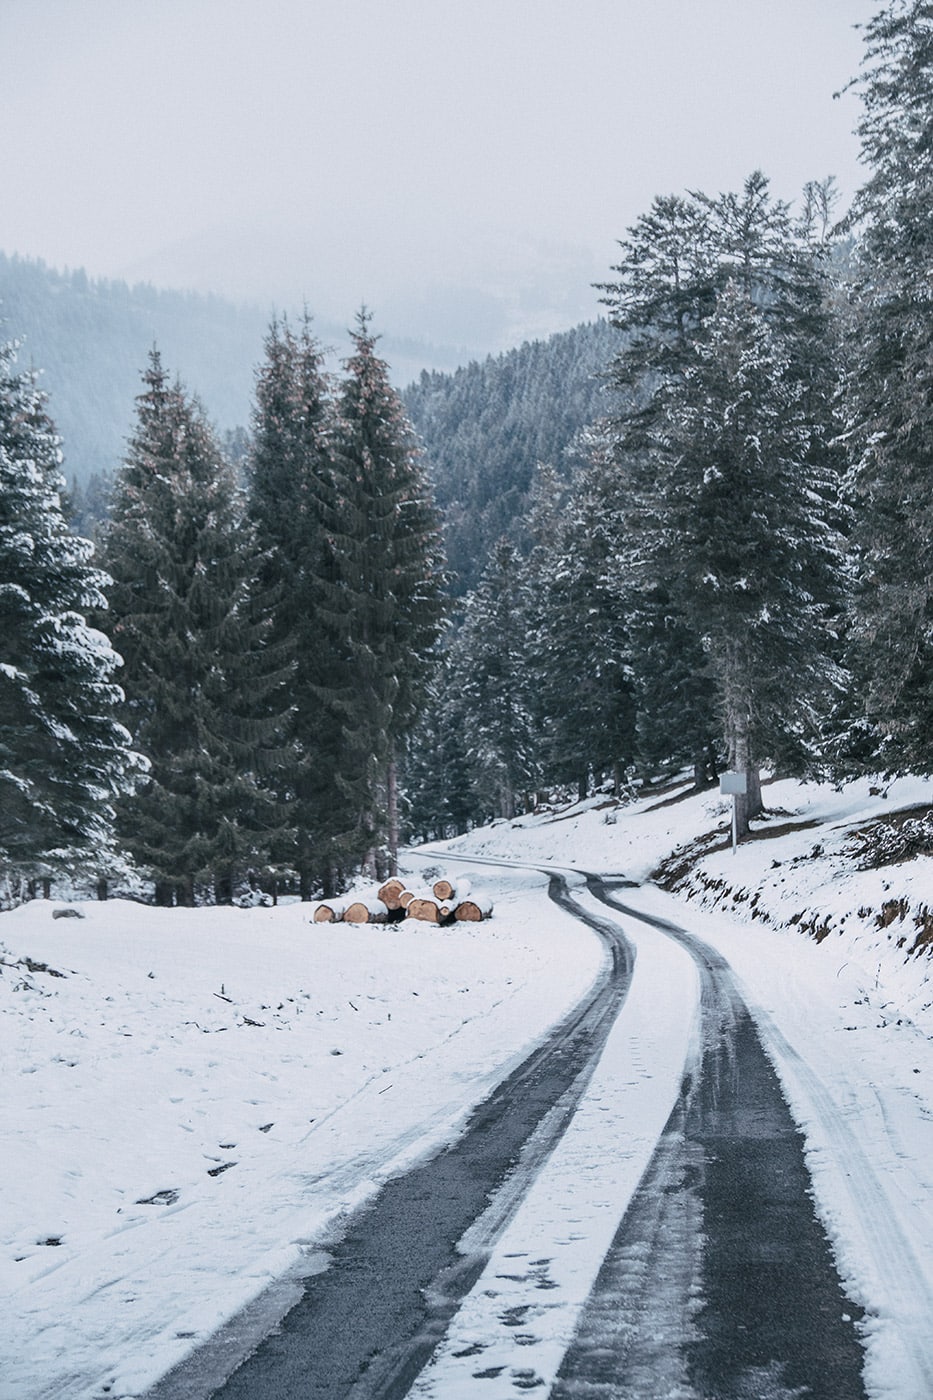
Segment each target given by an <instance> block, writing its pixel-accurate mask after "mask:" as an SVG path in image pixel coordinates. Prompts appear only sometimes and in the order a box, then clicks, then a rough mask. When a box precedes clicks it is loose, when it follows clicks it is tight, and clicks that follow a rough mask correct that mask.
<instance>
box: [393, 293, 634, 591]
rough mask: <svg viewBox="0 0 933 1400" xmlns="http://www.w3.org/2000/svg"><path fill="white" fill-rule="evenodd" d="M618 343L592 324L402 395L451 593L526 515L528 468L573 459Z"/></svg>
mask: <svg viewBox="0 0 933 1400" xmlns="http://www.w3.org/2000/svg"><path fill="white" fill-rule="evenodd" d="M594 296H595V294H594ZM618 340H619V335H618V332H617V331H615V330H613V329H612V327H610V326H609V325H608V323H607V322H605V321H602V320H600V321H595V322H592V323H589V324H586V325H582V326H578V327H576V329H574V330H570V331H565V332H563V333H561V334H558V335H553V336H551V337H550V338H549V339H548V340H537V341H532V342H530V343H527V344H525V345H522V346H521V347H520V348H518V349H515V350H510V351H508V352H507V353H506V354H503V355H497V356H489V357H488V358H487V359H486V360H483V361H474V362H473V363H472V364H469V365H466V366H464V368H462V369H458V370H457V371H456V373H454V374H440V373H437V372H434V373H428V372H425V373H423V374H422V375H421V377H420V379H419V380H418V382H417V383H415V384H412V385H411V386H410V388H408V389H407V390H406V391H405V394H404V399H405V406H406V408H407V410H408V413H409V416H410V417H411V420H412V423H413V425H414V427H415V430H416V432H417V433H418V436H419V437H420V439H421V441H422V443H423V444H424V448H425V452H426V456H427V465H428V470H429V473H430V476H431V478H432V480H433V481H434V487H435V492H436V497H437V504H438V507H439V508H440V511H441V514H442V517H443V520H444V529H445V541H446V547H447V558H448V563H449V565H450V568H451V570H452V572H453V574H454V576H455V577H454V580H453V587H454V590H455V592H457V593H462V592H465V591H466V590H468V589H470V588H472V587H474V586H475V585H476V583H477V582H478V581H479V576H480V574H481V573H482V569H483V565H484V563H485V561H486V559H487V557H488V555H489V551H490V550H491V548H492V546H493V544H494V543H495V541H496V540H497V539H498V538H499V536H500V535H502V534H503V533H505V532H508V531H510V530H512V529H513V528H514V526H515V524H516V522H517V521H520V520H521V519H522V518H523V517H524V515H525V513H526V510H527V507H528V495H529V490H530V487H531V483H532V478H533V475H534V471H535V467H536V466H537V465H538V464H539V463H542V464H547V465H549V466H553V467H554V468H555V469H556V470H557V471H558V472H565V471H567V470H568V469H569V468H570V467H571V465H572V463H573V462H574V461H576V460H579V458H580V453H579V452H578V451H577V450H576V446H575V445H576V443H577V440H578V438H579V435H580V433H581V431H582V429H584V428H585V427H586V426H587V425H588V424H590V423H592V422H594V421H595V420H596V419H598V418H600V417H601V416H602V415H603V414H604V413H605V412H606V410H607V404H608V399H607V390H606V386H605V373H606V368H607V366H608V364H609V361H610V360H611V358H612V355H613V353H614V351H615V349H616V348H617V346H618Z"/></svg>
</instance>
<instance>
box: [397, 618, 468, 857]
mask: <svg viewBox="0 0 933 1400" xmlns="http://www.w3.org/2000/svg"><path fill="white" fill-rule="evenodd" d="M451 638H452V639H455V638H456V633H455V632H454V631H453V630H452V631H451ZM460 655H461V653H460V649H459V647H458V646H457V645H456V643H455V640H454V644H453V648H452V649H450V648H447V649H445V650H444V652H443V653H442V654H441V655H440V657H439V659H438V665H437V667H436V669H435V670H434V672H433V674H432V678H431V683H430V685H429V687H428V693H427V696H426V699H425V706H424V709H423V711H422V713H421V714H420V715H419V717H418V720H417V722H416V724H415V727H414V729H413V730H412V733H411V735H410V736H409V739H408V742H407V743H406V745H405V750H404V755H403V759H402V764H401V776H402V789H403V793H404V797H405V804H406V814H405V821H404V826H405V827H406V829H407V830H408V832H409V833H410V835H412V836H414V837H415V838H417V839H419V840H422V841H442V840H445V839H447V838H448V837H450V836H457V835H459V834H460V833H461V832H464V831H467V830H468V829H469V825H470V823H471V822H472V821H475V820H477V819H479V817H480V816H481V813H480V811H479V810H478V806H477V800H476V796H475V794H474V791H473V772H472V769H471V765H470V762H469V759H468V756H467V746H466V740H465V737H464V733H463V719H462V714H461V710H460V706H459V704H458V698H459V693H460V688H461V685H462V683H463V669H462V665H461V662H460Z"/></svg>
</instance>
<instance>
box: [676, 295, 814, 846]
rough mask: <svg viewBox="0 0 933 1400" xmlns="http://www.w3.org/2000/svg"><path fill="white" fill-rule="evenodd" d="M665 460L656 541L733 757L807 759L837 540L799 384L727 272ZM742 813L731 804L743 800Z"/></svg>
mask: <svg viewBox="0 0 933 1400" xmlns="http://www.w3.org/2000/svg"><path fill="white" fill-rule="evenodd" d="M667 422H668V440H669V444H670V448H671V455H672V461H671V465H670V467H669V470H668V472H667V473H666V476H665V481H664V489H663V493H661V494H660V497H659V501H658V513H657V517H656V520H655V537H654V540H653V542H652V544H653V549H654V550H655V551H657V552H658V553H659V554H660V555H662V556H663V558H664V561H665V562H664V571H665V575H666V578H667V580H668V582H669V586H670V587H671V588H672V590H673V591H674V593H675V596H676V599H677V602H678V604H679V611H680V613H681V615H682V616H683V617H684V618H685V619H686V621H687V623H688V625H689V627H690V630H691V632H692V634H693V635H694V636H696V637H700V638H702V646H703V651H704V654H705V657H706V662H707V667H708V671H709V674H710V676H711V679H712V681H713V685H714V688H715V696H716V703H717V708H718V711H719V716H720V722H721V727H722V734H723V737H724V740H725V743H726V748H727V753H728V759H729V763H730V766H731V767H732V768H733V769H735V770H737V771H743V772H746V773H747V774H748V775H749V804H748V805H749V807H750V809H751V810H750V812H749V815H751V814H753V813H754V810H755V806H756V803H757V802H758V801H760V798H759V795H758V794H757V793H756V791H755V782H756V778H757V769H758V767H759V765H760V764H761V763H762V762H763V761H770V762H772V763H774V764H776V765H778V766H780V767H782V768H783V769H784V771H796V772H801V771H805V770H806V768H807V766H808V764H809V765H811V766H812V765H813V763H814V761H815V760H816V758H817V756H818V755H819V752H820V745H821V732H822V728H823V724H822V721H823V719H824V717H825V716H826V715H827V714H828V713H829V712H830V710H831V706H832V703H833V697H834V687H835V685H836V683H837V682H838V680H839V673H838V669H837V667H836V664H835V661H834V658H833V645H832V634H831V627H830V623H831V618H832V616H833V614H834V612H835V611H836V610H837V609H838V604H839V599H838V595H837V589H836V582H835V580H836V573H837V569H838V564H839V558H840V554H839V549H838V546H837V544H836V542H835V541H834V539H833V535H832V532H831V529H830V524H829V520H828V516H829V513H830V512H829V506H828V502H827V496H828V494H829V489H830V488H829V484H828V483H827V482H824V481H822V480H821V479H820V477H819V475H818V473H817V472H816V470H815V469H814V465H813V463H812V461H811V451H810V449H811V436H812V424H811V420H810V417H809V414H808V403H807V396H806V393H805V391H804V389H803V387H802V386H801V385H800V383H799V381H798V380H797V379H796V378H795V376H793V375H791V374H789V373H788V363H787V359H786V358H785V357H784V355H783V354H782V351H781V349H780V348H779V344H778V343H777V341H776V336H775V334H774V332H773V331H772V330H771V328H770V327H769V325H768V322H767V320H766V318H765V315H764V313H763V312H762V311H761V310H760V309H759V308H758V307H756V306H755V304H754V303H753V302H752V301H751V300H750V298H749V297H748V296H747V295H746V293H745V291H744V290H743V289H742V288H741V287H740V286H738V285H737V284H735V283H730V284H729V285H727V287H726V288H725V289H724V291H723V293H722V294H721V296H720V297H719V299H718V302H717V308H716V311H715V312H714V313H713V315H712V316H710V317H709V319H708V321H707V322H706V324H705V326H704V331H703V334H702V336H700V337H699V338H698V339H697V342H696V344H695V347H694V355H693V363H692V364H691V365H689V366H688V367H687V370H686V373H685V376H684V379H683V382H682V384H680V385H678V386H676V387H675V388H673V389H672V391H671V392H670V394H669V396H668V402H667ZM740 819H741V812H740Z"/></svg>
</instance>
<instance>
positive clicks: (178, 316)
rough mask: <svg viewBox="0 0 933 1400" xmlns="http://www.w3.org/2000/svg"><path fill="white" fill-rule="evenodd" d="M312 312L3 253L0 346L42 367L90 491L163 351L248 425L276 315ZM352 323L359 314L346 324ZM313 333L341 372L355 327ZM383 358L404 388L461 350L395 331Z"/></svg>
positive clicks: (232, 421) (68, 460) (208, 402)
mask: <svg viewBox="0 0 933 1400" xmlns="http://www.w3.org/2000/svg"><path fill="white" fill-rule="evenodd" d="M301 309H302V308H301V307H297V308H293V307H286V308H281V307H279V308H274V307H272V306H271V305H270V306H268V307H265V308H263V307H259V306H240V305H237V304H235V303H233V302H230V301H226V300H225V299H224V298H222V297H217V296H203V295H200V294H198V293H194V292H175V291H157V290H156V289H155V288H154V287H151V286H148V285H142V284H137V285H135V286H132V287H130V286H128V285H127V284H126V283H125V282H113V281H96V280H91V279H90V278H88V277H87V276H86V275H85V273H84V272H81V271H78V272H58V271H55V270H54V269H52V268H50V267H47V266H46V265H45V264H44V263H42V262H39V261H34V260H32V259H29V258H22V257H8V256H7V255H6V254H4V253H0V341H6V340H10V339H16V340H20V341H21V342H22V350H21V362H22V363H24V364H30V363H32V364H34V365H35V366H36V368H37V369H40V370H41V371H42V372H43V377H42V384H43V388H44V389H45V391H46V393H47V394H48V395H49V400H50V403H49V409H50V412H51V415H52V418H53V419H54V421H55V425H56V427H57V429H58V431H59V434H60V435H61V437H62V440H63V446H64V453H65V474H66V476H67V477H68V479H69V481H70V480H71V479H72V478H77V480H78V481H79V482H80V483H81V484H82V486H83V485H85V484H86V483H87V481H88V478H89V477H90V476H92V475H93V474H95V473H98V472H110V471H112V470H113V469H114V468H115V467H116V466H117V465H118V464H119V462H120V460H121V458H122V454H123V448H124V443H125V441H126V437H127V435H128V433H129V432H130V431H131V428H132V423H133V417H134V401H135V398H136V395H137V394H138V393H139V391H140V387H141V385H140V374H141V372H142V370H143V369H144V368H145V365H146V358H147V356H148V354H149V351H150V350H151V348H152V346H153V344H157V345H158V347H159V350H160V351H161V354H162V360H163V363H164V364H165V366H166V368H167V369H168V370H169V372H170V373H171V374H172V375H176V374H177V375H178V376H179V377H180V378H181V379H182V381H183V382H184V384H185V385H186V386H187V388H188V389H189V390H190V391H191V392H192V393H194V394H197V396H198V397H199V398H200V399H201V401H202V403H203V404H204V407H205V408H206V410H207V413H208V416H209V417H210V419H211V420H212V422H213V423H214V424H215V425H216V426H217V428H218V429H219V430H220V431H221V432H226V431H232V430H233V429H236V428H245V427H247V426H248V424H249V415H250V403H251V398H252V392H253V373H254V367H255V366H256V365H257V364H259V362H260V361H261V360H262V356H263V339H264V337H265V334H266V331H267V330H268V326H269V321H270V319H271V317H272V314H273V311H275V310H277V311H278V312H281V311H282V310H285V311H287V312H288V314H289V316H293V315H294V316H297V315H299V314H300V313H301ZM310 310H311V312H312V315H313V312H314V308H313V307H311V308H310ZM351 321H352V315H348V317H347V324H348V325H349V324H350V322H351ZM377 322H378V315H377ZM314 329H315V333H316V334H317V336H318V338H319V339H320V341H321V343H322V345H323V346H324V347H325V350H326V351H327V352H328V358H329V361H330V363H331V364H332V366H333V367H334V368H336V367H337V364H338V362H339V359H340V357H342V356H343V355H346V354H349V353H350V341H349V337H348V334H347V330H346V328H345V327H344V326H341V325H336V324H334V323H333V322H328V321H321V320H319V319H318V318H317V317H315V318H314ZM376 329H377V331H379V330H381V329H382V327H380V326H379V325H378V324H377V325H376ZM386 329H387V330H388V331H391V328H390V327H389V328H386ZM380 352H381V353H382V354H383V356H384V357H385V359H386V360H388V362H389V364H390V366H391V369H392V374H393V379H394V381H395V383H396V384H404V383H406V382H407V381H408V380H410V379H412V378H413V377H414V376H415V375H417V374H418V373H420V371H421V368H422V366H423V365H442V366H444V367H449V368H454V367H455V365H456V363H457V361H455V360H454V361H451V359H450V355H451V353H452V352H450V351H443V350H438V349H436V347H433V346H430V345H426V344H422V343H420V342H416V341H410V340H403V339H400V338H399V337H393V336H392V335H391V334H390V333H387V334H386V335H385V337H384V339H382V340H381V341H380Z"/></svg>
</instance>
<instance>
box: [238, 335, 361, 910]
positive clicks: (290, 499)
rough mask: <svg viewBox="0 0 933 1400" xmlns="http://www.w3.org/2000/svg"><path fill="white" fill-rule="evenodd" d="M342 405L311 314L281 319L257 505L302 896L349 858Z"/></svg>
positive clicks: (327, 881) (264, 404)
mask: <svg viewBox="0 0 933 1400" xmlns="http://www.w3.org/2000/svg"><path fill="white" fill-rule="evenodd" d="M333 438H334V423H333V407H332V403H331V388H330V383H329V381H328V378H327V376H326V374H325V372H324V358H323V353H322V351H321V348H320V346H319V345H318V343H317V341H316V340H315V338H314V336H313V334H312V331H311V324H310V321H309V320H308V318H307V317H305V318H304V319H303V321H302V322H301V325H300V327H299V329H298V330H297V332H296V331H294V330H292V328H291V327H290V326H289V325H288V323H287V322H286V321H282V322H278V321H273V323H272V325H271V327H270V329H269V333H268V335H267V337H266V342H265V359H264V361H263V363H262V365H261V366H260V368H259V371H258V373H257V377H256V398H255V408H254V412H253V434H252V448H251V452H250V455H249V460H248V472H249V511H250V516H251V518H252V520H253V521H254V523H255V527H256V532H257V539H258V543H259V547H260V550H261V553H262V564H261V576H262V580H263V584H264V586H265V587H266V588H267V589H268V590H269V592H270V595H271V597H272V598H273V600H274V601H273V603H272V639H273V641H274V643H275V644H276V645H277V646H279V647H281V648H283V650H284V651H285V652H287V654H288V655H289V657H290V659H291V663H292V666H293V671H292V675H291V679H290V683H289V696H290V700H291V710H290V715H289V722H288V727H287V735H288V737H289V739H290V741H291V744H292V747H293V749H294V756H293V759H292V761H291V762H290V763H289V764H288V765H287V766H286V767H284V768H283V769H281V770H280V771H278V772H277V773H274V774H272V775H270V781H271V783H272V785H273V787H274V789H275V791H276V792H277V793H279V794H280V796H281V797H282V798H283V799H285V800H288V801H290V803H291V807H292V814H293V825H294V828H295V843H294V847H293V849H291V851H290V852H289V853H288V855H289V858H290V863H291V864H292V865H293V866H294V867H295V868H296V869H297V871H298V875H299V883H300V889H301V894H302V897H303V898H305V899H310V898H311V896H312V893H313V891H314V890H315V889H321V888H325V887H326V888H327V889H328V890H329V891H330V889H331V888H332V887H333V885H334V884H335V881H336V879H337V874H336V872H337V868H338V866H339V865H340V864H341V863H342V859H341V856H340V853H339V851H338V850H337V845H336V833H337V831H338V830H339V812H340V809H341V806H342V795H341V792H340V790H339V788H338V785H337V772H338V768H339V762H340V754H341V748H342V728H341V723H340V718H339V715H338V714H337V712H336V710H335V709H334V707H333V706H328V705H327V704H326V703H325V701H324V699H323V698H322V697H323V696H324V695H326V694H327V693H328V691H329V688H330V686H331V685H332V683H333V679H334V675H335V666H336V651H337V648H338V646H339V645H340V643H339V641H338V639H337V637H336V636H335V633H334V629H333V627H332V626H331V625H329V624H328V622H327V619H326V617H325V614H324V608H323V591H322V590H323V571H324V567H325V563H324V559H325V554H324V550H325V546H324V531H325V522H327V521H328V520H331V519H333V518H334V516H335V514H336V512H337V504H336V496H335V491H336V486H335V478H334V467H333Z"/></svg>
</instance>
